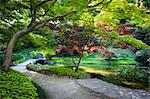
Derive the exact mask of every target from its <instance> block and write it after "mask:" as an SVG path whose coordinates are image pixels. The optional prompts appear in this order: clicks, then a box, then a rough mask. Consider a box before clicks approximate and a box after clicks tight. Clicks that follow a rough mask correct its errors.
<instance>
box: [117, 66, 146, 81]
mask: <svg viewBox="0 0 150 99" xmlns="http://www.w3.org/2000/svg"><path fill="white" fill-rule="evenodd" d="M148 77H149V75H148V73H147V72H146V71H145V70H141V69H139V68H138V67H133V66H124V67H121V68H118V70H117V75H116V76H115V79H117V80H120V81H130V82H139V83H148V79H149V78H148Z"/></svg>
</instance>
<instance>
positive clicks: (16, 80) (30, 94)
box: [0, 69, 38, 99]
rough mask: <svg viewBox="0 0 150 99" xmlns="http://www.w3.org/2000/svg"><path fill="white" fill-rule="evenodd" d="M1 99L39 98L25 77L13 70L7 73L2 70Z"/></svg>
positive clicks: (0, 78) (0, 71) (0, 74)
mask: <svg viewBox="0 0 150 99" xmlns="http://www.w3.org/2000/svg"><path fill="white" fill-rule="evenodd" d="M0 98H2V99H13V98H14V99H35V98H38V93H37V89H36V88H35V86H34V84H33V83H32V81H31V80H30V79H28V78H27V77H26V76H25V75H23V74H21V73H19V72H17V71H13V70H9V71H8V72H7V73H6V72H3V71H2V70H1V69H0Z"/></svg>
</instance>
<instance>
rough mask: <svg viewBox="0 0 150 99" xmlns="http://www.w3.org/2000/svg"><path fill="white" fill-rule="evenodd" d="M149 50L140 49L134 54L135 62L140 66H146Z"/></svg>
mask: <svg viewBox="0 0 150 99" xmlns="http://www.w3.org/2000/svg"><path fill="white" fill-rule="evenodd" d="M148 51H149V49H141V50H139V51H137V52H136V61H138V62H139V63H140V64H141V65H145V66H148V65H149V63H148V61H147V60H148V58H149V54H150V53H149V52H148Z"/></svg>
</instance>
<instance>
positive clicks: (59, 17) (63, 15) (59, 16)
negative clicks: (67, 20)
mask: <svg viewBox="0 0 150 99" xmlns="http://www.w3.org/2000/svg"><path fill="white" fill-rule="evenodd" d="M76 12H77V11H70V12H67V13H65V14H62V15H56V16H54V17H52V18H49V19H45V20H42V21H40V22H38V23H37V24H41V23H46V22H49V21H52V20H57V19H61V18H64V17H66V16H68V15H70V14H73V13H76Z"/></svg>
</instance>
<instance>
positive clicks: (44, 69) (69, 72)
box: [27, 64, 90, 79]
mask: <svg viewBox="0 0 150 99" xmlns="http://www.w3.org/2000/svg"><path fill="white" fill-rule="evenodd" d="M27 69H29V70H33V71H36V72H40V73H43V74H48V75H49V74H56V75H58V76H67V77H70V78H76V79H77V78H82V79H84V78H90V75H89V74H87V73H86V72H84V71H80V70H78V71H77V72H75V71H74V70H73V69H70V68H64V67H50V66H49V65H34V64H30V65H28V66H27Z"/></svg>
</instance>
